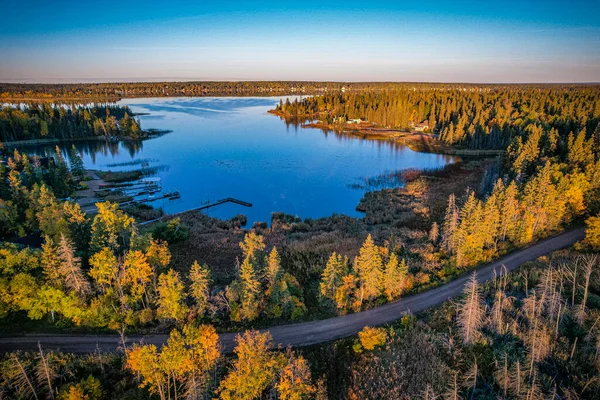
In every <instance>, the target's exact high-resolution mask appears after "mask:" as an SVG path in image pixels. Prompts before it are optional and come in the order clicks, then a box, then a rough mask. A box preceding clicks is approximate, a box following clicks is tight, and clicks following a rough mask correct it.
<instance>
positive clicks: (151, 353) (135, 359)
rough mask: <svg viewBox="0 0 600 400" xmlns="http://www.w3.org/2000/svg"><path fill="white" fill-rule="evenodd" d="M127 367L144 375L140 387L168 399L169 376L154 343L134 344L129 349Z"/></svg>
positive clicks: (162, 398) (162, 399)
mask: <svg viewBox="0 0 600 400" xmlns="http://www.w3.org/2000/svg"><path fill="white" fill-rule="evenodd" d="M126 365H127V368H129V369H130V370H132V371H133V372H135V373H136V374H138V375H141V376H142V378H143V379H142V383H141V385H140V387H146V388H148V390H149V391H150V393H151V394H158V395H159V397H160V399H161V400H166V399H167V395H168V393H169V388H168V384H169V376H168V375H167V374H165V372H164V369H163V368H162V366H161V364H160V360H159V355H158V351H157V350H156V346H155V345H153V344H150V345H145V346H140V345H134V346H133V348H132V349H131V350H128V351H127V364H126Z"/></svg>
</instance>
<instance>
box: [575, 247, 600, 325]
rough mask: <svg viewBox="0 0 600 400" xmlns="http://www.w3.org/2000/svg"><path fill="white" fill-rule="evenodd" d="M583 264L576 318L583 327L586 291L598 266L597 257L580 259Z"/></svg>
mask: <svg viewBox="0 0 600 400" xmlns="http://www.w3.org/2000/svg"><path fill="white" fill-rule="evenodd" d="M582 261H583V262H582V264H583V276H584V280H585V282H584V284H583V299H582V300H581V304H580V305H579V307H578V310H577V313H576V314H575V315H576V318H577V322H579V325H583V323H584V322H585V318H586V317H587V311H586V304H587V298H588V290H589V286H590V279H591V277H592V273H593V272H594V267H595V266H596V265H597V264H598V255H596V254H594V255H587V256H583V257H582Z"/></svg>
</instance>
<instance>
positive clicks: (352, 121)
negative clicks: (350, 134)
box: [346, 118, 363, 124]
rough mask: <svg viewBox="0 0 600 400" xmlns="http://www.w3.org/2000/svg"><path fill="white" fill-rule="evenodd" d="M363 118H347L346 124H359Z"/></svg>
mask: <svg viewBox="0 0 600 400" xmlns="http://www.w3.org/2000/svg"><path fill="white" fill-rule="evenodd" d="M362 122H363V120H362V119H361V118H354V119H349V120H348V122H346V123H347V124H360V123H362Z"/></svg>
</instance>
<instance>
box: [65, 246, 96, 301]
mask: <svg viewBox="0 0 600 400" xmlns="http://www.w3.org/2000/svg"><path fill="white" fill-rule="evenodd" d="M58 255H59V257H60V261H61V263H60V268H59V273H60V275H61V277H62V279H63V280H64V284H65V286H66V287H67V288H68V289H70V290H73V291H75V292H76V293H77V294H78V295H80V296H81V297H84V298H85V297H87V296H88V295H89V294H90V293H91V288H90V283H89V281H88V280H87V279H86V278H85V275H84V274H83V271H82V270H81V259H80V258H79V257H76V256H75V250H74V248H73V244H72V243H71V241H70V240H69V239H67V238H66V237H65V235H62V234H61V236H60V245H59V248H58Z"/></svg>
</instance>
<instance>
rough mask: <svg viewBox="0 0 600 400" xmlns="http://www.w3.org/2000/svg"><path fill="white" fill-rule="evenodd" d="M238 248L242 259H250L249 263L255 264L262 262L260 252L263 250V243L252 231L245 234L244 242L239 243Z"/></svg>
mask: <svg viewBox="0 0 600 400" xmlns="http://www.w3.org/2000/svg"><path fill="white" fill-rule="evenodd" d="M240 248H241V249H242V252H243V253H244V258H248V257H251V258H252V260H251V261H252V262H253V263H255V264H258V263H260V262H262V252H263V250H264V249H265V242H264V238H263V237H262V236H261V235H257V234H256V233H255V232H254V231H252V232H250V233H248V234H246V236H244V241H243V242H241V243H240Z"/></svg>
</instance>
